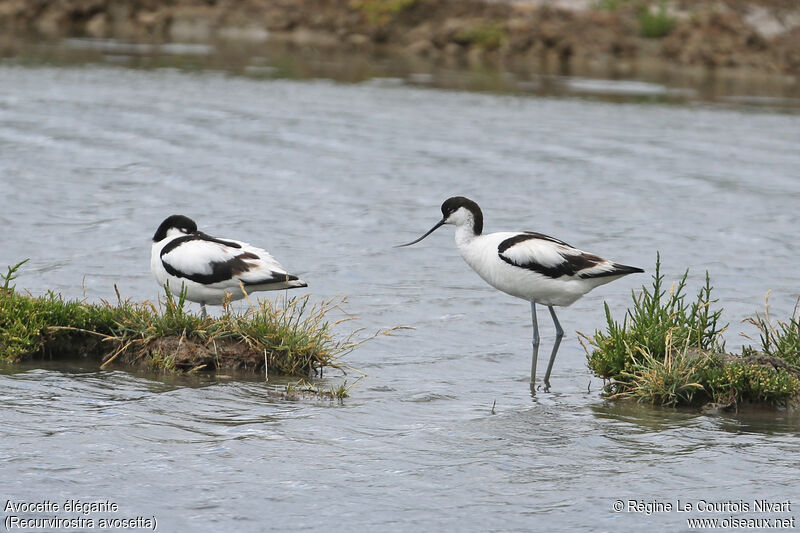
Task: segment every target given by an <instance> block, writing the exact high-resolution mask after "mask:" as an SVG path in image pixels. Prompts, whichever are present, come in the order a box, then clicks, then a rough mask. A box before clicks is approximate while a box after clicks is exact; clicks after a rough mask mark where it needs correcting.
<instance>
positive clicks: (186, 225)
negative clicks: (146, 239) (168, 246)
mask: <svg viewBox="0 0 800 533" xmlns="http://www.w3.org/2000/svg"><path fill="white" fill-rule="evenodd" d="M172 228H175V229H179V230H181V231H183V232H184V233H194V232H196V231H197V224H195V223H194V220H192V219H191V218H189V217H185V216H183V215H172V216H171V217H168V218H167V219H166V220H164V222H162V223H161V225H160V226H159V227H158V229H157V230H156V233H155V235H153V242H158V241H161V240H163V239H164V238H165V237H166V236H167V232H168V231H169V230H170V229H172Z"/></svg>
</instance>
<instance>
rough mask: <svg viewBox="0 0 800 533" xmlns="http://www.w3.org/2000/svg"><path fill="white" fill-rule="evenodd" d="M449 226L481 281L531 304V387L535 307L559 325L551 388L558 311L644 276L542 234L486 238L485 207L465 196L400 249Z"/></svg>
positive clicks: (535, 343)
mask: <svg viewBox="0 0 800 533" xmlns="http://www.w3.org/2000/svg"><path fill="white" fill-rule="evenodd" d="M444 224H454V225H455V226H456V236H455V237H456V247H457V248H458V251H459V252H460V253H461V257H463V258H464V261H466V262H467V264H468V265H469V266H471V267H472V269H473V270H474V271H475V272H477V273H478V275H479V276H480V277H482V278H483V279H484V280H485V281H486V282H487V283H488V284H489V285H491V286H492V287H494V288H495V289H498V290H501V291H503V292H505V293H506V294H510V295H511V296H516V297H517V298H522V299H523V300H527V301H529V302H530V303H531V320H532V322H533V360H532V362H531V384H532V385H533V383H534V382H535V380H536V361H537V358H538V355H539V325H538V323H537V321H536V304H537V303H539V304H542V305H546V306H547V308H548V309H549V310H550V316H551V317H553V324H554V325H555V327H556V341H555V344H554V346H553V351H552V353H551V354H550V362H549V363H548V364H547V372H546V373H545V375H544V383H545V386H546V387H549V386H550V372H551V371H552V369H553V362H554V361H555V359H556V352H557V351H558V346H559V344H560V343H561V338H562V337H563V336H564V330H562V329H561V324H559V322H558V318H556V312H555V309H553V307H554V306H562V307H566V306H568V305H570V304H572V303H574V302H575V301H576V300H578V298H580V297H581V296H583V295H584V294H586V293H587V292H589V291H591V290H592V289H594V288H595V287H599V286H600V285H603V284H606V283H608V282H610V281H614V280H615V279H619V278H621V277H622V276H625V275H628V274H633V273H634V272H644V270H642V269H641V268H637V267H632V266H626V265H620V264H618V263H614V262H613V261H609V260H608V259H603V258H602V257H598V256H596V255H594V254H590V253H587V252H584V251H582V250H579V249H577V248H575V247H573V246H570V245H569V244H567V243H565V242H564V241H560V240H558V239H554V238H553V237H548V236H547V235H542V234H541V233H534V232H530V231H518V232H499V233H489V234H488V235H483V234H482V232H483V213H482V212H481V208H480V207H478V204H476V203H475V202H473V201H472V200H470V199H468V198H464V197H463V196H455V197H453V198H448V199H447V200H446V201H445V202H444V203H443V204H442V220H440V221H439V222H437V223H436V225H435V226H433V227H432V228H431V229H430V230H429V231H428V232H427V233H426V234H425V235H423V236H422V237H420V238H419V239H417V240H415V241H412V242H409V243H406V244H401V245H399V246H409V245H412V244H416V243H418V242H419V241H421V240H422V239H424V238H425V237H427V236H428V235H430V234H431V233H433V232H434V231H435V230H436V229H437V228H439V227H440V226H442V225H444Z"/></svg>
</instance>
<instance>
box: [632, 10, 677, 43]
mask: <svg viewBox="0 0 800 533" xmlns="http://www.w3.org/2000/svg"><path fill="white" fill-rule="evenodd" d="M638 19H639V31H640V33H641V34H642V37H647V38H648V39H659V38H661V37H665V36H667V35H669V33H670V32H671V31H672V29H673V28H674V27H675V24H676V23H677V21H676V20H675V17H673V16H672V15H670V14H669V13H668V12H667V6H666V4H665V3H664V2H661V3H660V4H659V6H658V10H652V9H651V8H650V7H649V6H647V7H643V8H642V9H641V11H639V16H638Z"/></svg>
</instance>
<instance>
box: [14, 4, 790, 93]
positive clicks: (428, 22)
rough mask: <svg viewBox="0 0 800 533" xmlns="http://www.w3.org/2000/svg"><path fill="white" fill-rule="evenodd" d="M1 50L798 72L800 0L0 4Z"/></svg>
mask: <svg viewBox="0 0 800 533" xmlns="http://www.w3.org/2000/svg"><path fill="white" fill-rule="evenodd" d="M0 29H2V37H0V54H2V55H4V56H7V57H8V56H12V55H14V53H15V44H16V43H17V42H18V41H19V39H20V37H21V36H24V38H25V39H26V40H28V41H30V40H31V39H33V40H51V41H52V40H56V39H63V38H76V37H77V38H84V37H88V38H93V39H116V40H120V41H124V42H134V43H167V42H182V43H215V44H216V45H218V46H221V47H222V48H228V49H230V48H236V47H240V46H241V47H250V48H252V47H258V46H262V45H264V46H266V45H267V44H269V45H270V46H275V45H281V46H290V47H295V48H297V49H301V50H327V51H335V52H336V53H347V54H350V53H352V54H356V55H365V54H366V55H371V56H375V55H379V56H385V55H392V56H396V57H401V58H403V60H405V61H409V62H420V63H427V64H433V65H439V66H445V67H452V68H476V67H480V66H483V65H492V66H497V67H499V68H501V69H507V70H510V71H513V72H521V71H527V72H539V73H551V74H559V75H596V76H610V77H614V78H637V77H638V78H641V77H642V76H646V77H650V78H653V77H654V76H661V77H664V76H668V75H671V76H675V75H677V73H680V75H681V76H685V75H691V76H695V77H703V76H709V75H710V74H711V75H715V76H724V77H727V78H730V79H748V78H749V79H753V78H768V79H771V80H773V82H775V83H780V84H784V85H785V86H787V87H792V88H796V87H797V86H798V84H800V81H798V79H799V78H800V6H798V5H797V4H796V3H795V2H791V1H788V0H787V1H783V2H775V1H772V2H766V1H747V2H745V1H738V0H726V1H721V2H720V1H717V2H710V1H705V0H700V1H695V2H688V1H673V2H666V3H656V2H648V1H646V0H602V1H597V0H596V1H588V0H558V1H555V2H541V1H537V0H527V1H514V2H512V1H497V0H351V1H349V2H335V1H331V0H314V1H311V0H291V1H290V0H277V1H266V0H246V1H241V2H226V1H219V0H218V1H208V2H198V1H193V0H171V1H167V2H155V1H152V0H133V1H130V2H121V1H118V0H82V1H74V2H64V1H57V2H47V1H44V0H0Z"/></svg>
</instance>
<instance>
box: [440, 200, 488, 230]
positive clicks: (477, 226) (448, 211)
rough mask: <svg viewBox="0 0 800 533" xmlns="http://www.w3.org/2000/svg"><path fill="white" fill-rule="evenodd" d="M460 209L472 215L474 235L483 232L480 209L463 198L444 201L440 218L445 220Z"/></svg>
mask: <svg viewBox="0 0 800 533" xmlns="http://www.w3.org/2000/svg"><path fill="white" fill-rule="evenodd" d="M462 207H463V208H464V209H467V210H468V211H469V212H470V213H472V218H473V220H474V225H473V230H474V231H475V235H480V234H481V232H482V231H483V212H482V211H481V208H480V207H478V204H476V203H475V202H473V201H472V200H470V199H469V198H464V197H463V196H453V197H452V198H448V199H447V200H445V201H444V203H443V204H442V217H443V218H444V219H445V220H447V217H449V216H450V215H452V214H453V213H455V212H456V211H458V210H459V209H460V208H462Z"/></svg>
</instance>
